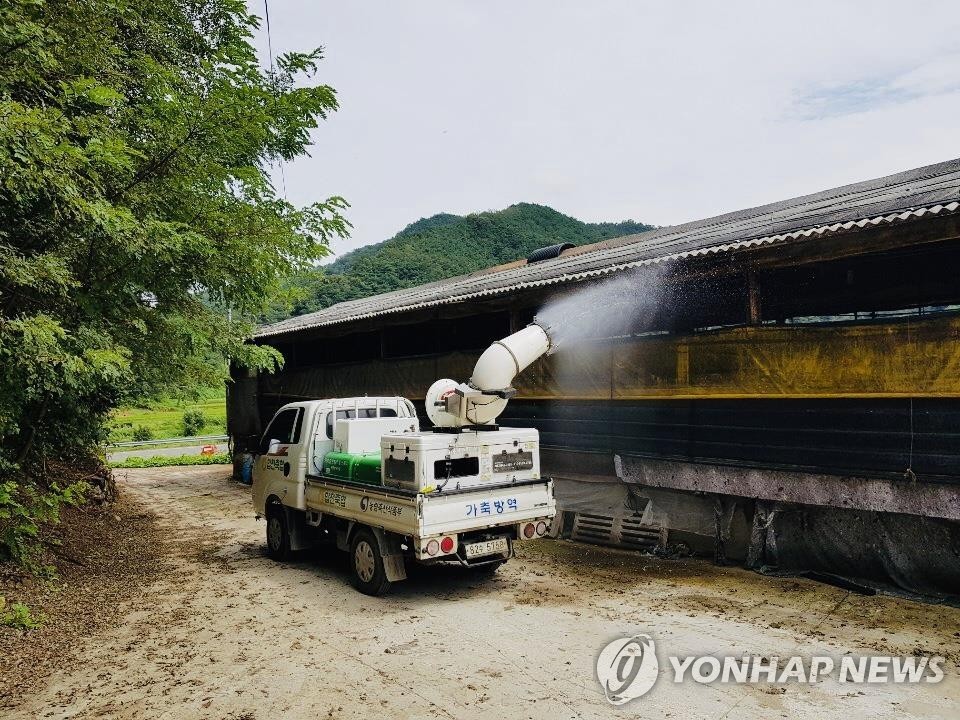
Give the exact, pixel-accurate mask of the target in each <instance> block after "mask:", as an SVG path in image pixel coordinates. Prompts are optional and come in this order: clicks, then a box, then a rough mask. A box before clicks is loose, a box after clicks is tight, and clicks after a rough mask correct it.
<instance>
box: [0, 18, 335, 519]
mask: <svg viewBox="0 0 960 720" xmlns="http://www.w3.org/2000/svg"><path fill="white" fill-rule="evenodd" d="M257 22H258V20H257V19H256V18H255V17H253V16H251V15H250V14H248V12H247V10H246V5H245V3H244V2H242V1H241V0H109V1H94V0H90V1H87V0H85V1H83V2H46V1H44V0H9V1H8V2H6V3H4V4H3V6H2V7H0V361H2V367H3V373H2V375H0V437H2V439H3V449H2V456H0V472H4V473H7V474H9V473H27V474H29V473H30V472H32V471H31V468H34V467H40V466H41V465H40V464H39V461H40V460H41V459H42V458H44V457H52V456H58V457H59V456H64V455H69V454H71V453H76V452H79V451H80V450H82V449H83V448H86V447H89V444H90V443H91V442H93V441H94V440H96V439H97V437H99V435H100V434H102V422H103V420H104V418H105V416H106V414H107V413H108V412H109V410H110V409H111V408H112V407H114V406H115V405H116V403H118V402H119V401H121V400H122V399H124V398H127V397H130V396H131V395H139V394H145V393H153V392H161V391H162V392H164V393H169V392H170V391H171V390H173V391H187V390H189V389H190V388H191V387H195V386H197V385H203V384H210V383H215V382H219V381H222V380H223V379H224V378H225V377H226V368H227V361H228V360H234V361H237V362H239V363H244V364H248V365H251V366H254V367H258V368H270V367H273V366H275V365H276V364H277V363H278V362H280V361H281V358H280V357H279V355H277V353H275V352H273V351H272V350H270V349H269V348H256V347H252V346H248V345H246V344H245V343H244V340H245V338H246V337H248V336H249V334H250V332H251V328H252V324H251V319H252V318H254V317H256V316H258V315H259V314H260V313H261V312H262V311H263V309H264V307H265V306H266V304H267V302H268V301H269V299H270V297H271V296H272V294H273V293H274V292H275V291H276V290H277V289H278V287H279V285H280V282H281V280H282V279H283V278H284V277H285V276H287V275H288V274H290V273H291V272H295V271H298V270H304V269H306V268H308V267H311V266H312V265H313V263H314V262H315V261H316V260H317V259H318V258H320V257H322V256H323V255H325V254H326V253H327V247H328V244H329V241H330V239H331V238H333V237H342V236H344V235H346V234H347V232H348V229H349V224H348V223H347V221H346V220H345V218H344V217H343V211H344V209H345V208H346V207H347V204H346V202H345V201H344V200H343V199H342V198H338V197H333V198H329V199H326V200H322V201H320V202H317V203H315V204H312V205H309V206H307V207H295V206H294V205H292V204H290V203H289V202H287V201H286V200H285V199H284V198H282V197H280V196H279V195H278V194H277V192H276V190H275V188H274V186H273V184H272V181H271V176H270V172H271V169H272V168H274V167H275V164H276V163H277V162H280V161H290V160H293V159H295V158H296V157H298V156H300V155H303V154H305V153H306V150H307V145H308V144H309V141H310V133H311V132H312V131H313V130H314V129H315V128H316V127H317V125H318V122H319V121H320V120H322V119H323V118H325V117H327V115H328V114H329V113H331V112H333V111H334V110H336V108H337V99H336V94H335V92H334V90H333V89H332V88H331V87H329V86H327V85H323V84H319V83H316V82H313V81H312V76H313V74H314V72H315V71H316V70H317V68H318V63H319V62H320V61H321V59H322V52H321V50H319V49H317V50H313V51H310V52H305V53H289V54H286V55H284V56H282V57H280V58H278V59H277V61H276V63H275V64H274V68H273V69H272V70H265V69H263V68H262V67H261V66H260V64H259V62H258V59H257V57H256V53H255V51H254V49H253V47H252V46H251V44H250V38H251V33H252V31H253V30H254V29H255V28H256V27H257ZM228 308H229V309H230V311H231V312H230V318H231V319H230V320H229V321H228V320H227V319H226V315H227V313H226V310H227V309H228ZM21 477H26V475H21ZM21 489H22V488H21ZM31 492H33V491H31ZM41 494H42V493H41ZM8 495H10V493H8ZM13 495H16V493H13ZM19 497H21V502H26V501H25V500H23V498H27V497H37V496H36V493H33V494H30V493H22V494H21V495H20V496H19ZM2 505H3V503H2V502H0V507H2ZM0 517H2V516H0Z"/></svg>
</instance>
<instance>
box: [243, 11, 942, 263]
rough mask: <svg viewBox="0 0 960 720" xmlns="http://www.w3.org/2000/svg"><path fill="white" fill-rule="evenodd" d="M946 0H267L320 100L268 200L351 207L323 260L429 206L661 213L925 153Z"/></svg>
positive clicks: (877, 171) (730, 204)
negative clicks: (298, 152) (308, 143)
mask: <svg viewBox="0 0 960 720" xmlns="http://www.w3.org/2000/svg"><path fill="white" fill-rule="evenodd" d="M250 8H251V9H252V10H253V11H254V12H255V13H256V14H257V15H260V16H261V17H263V14H264V6H263V0H251V2H250ZM956 10H957V5H956V3H955V2H949V1H946V2H859V3H854V2H848V3H843V2H838V1H836V0H834V1H832V2H811V1H810V0H804V1H803V2H793V3H790V4H789V6H788V4H787V3H785V2H733V1H731V0H726V1H725V2H656V3H655V2H640V1H634V2H631V1H628V0H620V1H617V2H613V1H603V0H582V1H580V2H561V1H557V0H538V1H532V0H510V1H507V0H483V1H480V0H475V1H472V2H470V1H467V0H430V1H426V0H424V1H407V2H398V1H397V0H392V1H383V2H376V1H373V0H363V1H362V2H361V1H348V0H340V1H339V2H321V1H319V0H272V1H271V2H270V21H271V27H272V39H273V49H274V52H275V53H277V54H279V53H281V52H284V51H286V50H292V49H298V50H302V49H307V48H312V47H314V46H317V45H322V46H324V48H325V49H326V59H325V60H324V61H323V62H322V64H321V66H320V71H319V74H318V79H319V80H320V81H322V82H325V83H327V84H330V85H332V86H333V87H334V88H336V90H337V94H338V97H339V100H340V104H341V108H340V110H339V111H338V112H337V113H335V114H334V115H333V116H331V118H330V119H329V120H327V121H326V122H323V123H322V124H321V126H320V128H319V129H318V130H317V131H316V133H315V138H314V139H315V145H314V147H313V149H312V157H310V158H305V159H301V160H299V161H297V162H296V163H294V164H293V165H292V166H287V167H286V168H285V176H286V188H287V196H288V198H289V199H290V200H291V201H292V202H295V203H307V202H310V201H313V200H317V199H321V198H324V197H326V196H328V195H331V194H339V195H343V196H344V197H345V198H346V199H347V200H348V201H349V202H350V203H351V205H352V207H351V208H350V210H349V212H348V217H349V219H350V221H351V222H352V223H353V225H354V230H353V235H352V237H351V238H350V239H349V240H347V241H343V242H337V243H335V245H334V250H335V252H337V253H338V254H339V253H343V252H345V251H347V250H350V249H352V248H354V247H358V246H360V245H365V244H368V243H371V242H379V241H381V240H385V239H386V238H388V237H390V236H392V235H393V234H395V233H396V232H397V231H399V230H400V229H402V228H403V227H404V226H405V225H407V224H409V223H410V222H412V221H414V220H417V219H418V218H421V217H427V216H430V215H433V214H435V213H438V212H452V213H457V214H465V213H469V212H475V211H481V210H491V209H500V208H504V207H506V206H508V205H511V204H513V203H516V202H521V201H526V202H536V203H543V204H546V205H550V206H551V207H553V208H556V209H557V210H560V211H561V212H564V213H566V214H569V215H572V216H574V217H577V218H580V219H582V220H589V221H600V220H611V221H616V220H623V219H627V218H631V219H634V220H639V221H643V222H649V223H653V224H657V225H672V224H676V223H680V222H684V221H687V220H696V219H699V218H704V217H708V216H711V215H716V214H718V213H721V212H726V211H730V210H737V209H741V208H745V207H750V206H754V205H759V204H762V203H765V202H771V201H775V200H781V199H785V198H789V197H793V196H796V195H800V194H804V193H807V192H813V191H817V190H822V189H825V188H829V187H833V186H836V185H840V184H843V183H847V182H853V181H857V180H864V179H868V178H872V177H877V176H880V175H885V174H889V173H892V172H897V171H900V170H906V169H908V168H913V167H917V166H920V165H925V164H929V163H934V162H938V161H941V160H947V159H950V158H954V157H957V156H960V132H958V130H960V13H958V12H956ZM263 25H264V27H263V32H261V33H260V36H258V38H257V43H258V47H260V48H262V49H263V54H264V58H265V62H266V37H265V23H263ZM277 179H278V185H279V184H280V182H279V177H278V178H277Z"/></svg>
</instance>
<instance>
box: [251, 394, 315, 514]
mask: <svg viewBox="0 0 960 720" xmlns="http://www.w3.org/2000/svg"><path fill="white" fill-rule="evenodd" d="M303 414H304V413H303V408H287V409H286V410H281V411H280V412H278V413H277V414H276V415H274V417H273V420H271V421H270V425H269V426H268V427H267V430H266V432H264V433H263V436H262V437H261V438H260V447H259V448H258V452H259V455H258V457H257V460H256V475H257V479H258V480H259V479H260V478H262V480H261V481H260V482H258V483H257V485H258V487H257V488H256V489H255V490H260V491H261V492H263V493H270V494H272V495H277V496H278V497H280V499H281V500H282V501H283V504H284V505H287V506H288V507H295V508H301V509H302V508H303V485H302V483H301V480H302V479H303V475H302V473H303V470H302V469H301V467H300V465H301V462H302V459H303V453H304V446H305V445H306V444H307V443H305V442H303V438H302V435H303V432H302V430H303ZM264 499H265V498H264ZM261 502H262V500H261Z"/></svg>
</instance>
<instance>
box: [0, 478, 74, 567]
mask: <svg viewBox="0 0 960 720" xmlns="http://www.w3.org/2000/svg"><path fill="white" fill-rule="evenodd" d="M88 489H89V486H88V485H85V484H84V483H82V482H75V483H71V484H70V485H67V486H66V487H60V486H59V485H57V484H56V483H52V484H50V485H49V486H47V487H38V486H37V485H35V484H33V483H18V482H17V481H16V480H15V479H8V480H5V481H2V482H0V559H4V560H5V559H10V560H14V561H15V562H17V563H18V564H20V565H22V566H23V567H25V568H27V569H29V570H31V571H33V572H37V573H44V572H46V570H47V569H46V568H45V567H44V566H43V565H42V563H41V561H40V549H39V546H38V544H37V543H36V542H35V540H36V538H37V537H38V535H39V533H40V529H41V527H42V524H43V523H47V522H56V521H57V520H59V519H60V508H61V506H63V505H78V504H80V503H81V502H82V501H83V498H84V494H85V493H86V491H87V490H88Z"/></svg>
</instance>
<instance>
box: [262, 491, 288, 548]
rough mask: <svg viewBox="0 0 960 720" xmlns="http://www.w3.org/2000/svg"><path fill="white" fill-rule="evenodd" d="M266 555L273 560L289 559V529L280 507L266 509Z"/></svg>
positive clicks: (274, 505)
mask: <svg viewBox="0 0 960 720" xmlns="http://www.w3.org/2000/svg"><path fill="white" fill-rule="evenodd" d="M267 555H269V556H270V557H271V558H273V559H274V560H286V559H287V558H289V557H290V529H289V528H288V527H287V514H286V513H285V512H284V511H283V506H282V505H278V504H273V505H270V506H268V507H267Z"/></svg>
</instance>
